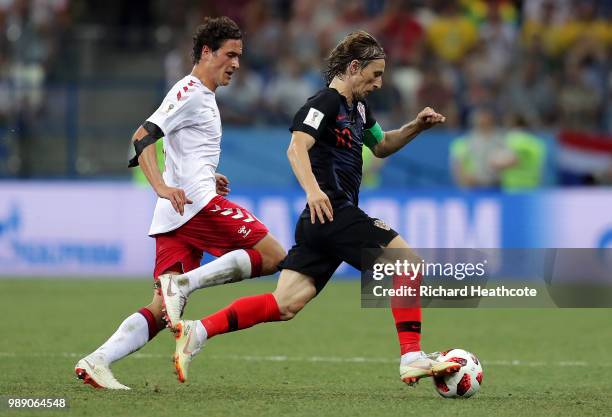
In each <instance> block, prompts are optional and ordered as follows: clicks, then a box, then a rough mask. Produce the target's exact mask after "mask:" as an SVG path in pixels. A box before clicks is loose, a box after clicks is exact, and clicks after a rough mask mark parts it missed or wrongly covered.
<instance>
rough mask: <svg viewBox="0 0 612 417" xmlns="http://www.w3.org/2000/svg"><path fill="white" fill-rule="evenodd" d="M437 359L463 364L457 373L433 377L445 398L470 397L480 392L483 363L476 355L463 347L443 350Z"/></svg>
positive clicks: (438, 389) (439, 392)
mask: <svg viewBox="0 0 612 417" xmlns="http://www.w3.org/2000/svg"><path fill="white" fill-rule="evenodd" d="M437 360H438V361H440V362H457V363H458V364H460V365H461V368H460V369H459V371H458V372H457V373H454V374H451V375H446V376H440V377H434V378H433V382H434V385H435V387H436V391H438V394H440V395H441V396H443V397H444V398H469V397H471V396H472V395H474V394H476V393H477V392H478V390H479V389H480V385H481V384H482V365H481V364H480V361H479V360H478V358H477V357H476V355H474V354H473V353H470V352H467V351H465V350H463V349H451V350H447V351H446V352H442V353H441V354H440V356H438V358H437Z"/></svg>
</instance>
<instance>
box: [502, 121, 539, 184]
mask: <svg viewBox="0 0 612 417" xmlns="http://www.w3.org/2000/svg"><path fill="white" fill-rule="evenodd" d="M508 119H509V130H508V131H507V132H506V134H505V143H506V147H507V148H508V150H509V152H508V153H507V155H506V156H505V157H503V158H501V159H498V160H497V161H495V164H496V166H497V168H498V169H500V181H501V187H502V189H503V190H504V191H525V190H530V189H534V188H537V187H540V186H541V185H542V174H543V170H544V164H545V162H546V146H545V145H544V143H543V142H542V140H541V139H540V138H538V137H537V136H536V135H534V134H532V133H531V132H529V131H528V130H527V124H526V122H525V119H523V118H522V117H521V116H520V115H510V116H509V117H508Z"/></svg>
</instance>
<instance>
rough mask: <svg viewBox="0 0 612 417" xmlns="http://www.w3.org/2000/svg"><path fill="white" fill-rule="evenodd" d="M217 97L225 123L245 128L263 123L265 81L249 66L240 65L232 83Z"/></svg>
mask: <svg viewBox="0 0 612 417" xmlns="http://www.w3.org/2000/svg"><path fill="white" fill-rule="evenodd" d="M216 96H217V101H218V103H219V109H220V111H221V114H223V121H224V122H225V123H227V124H234V125H241V126H243V125H252V124H256V123H258V122H259V121H261V113H260V111H259V110H260V108H261V107H262V96H263V80H262V79H261V76H260V75H259V74H258V73H257V72H255V71H252V70H251V69H250V68H249V67H248V66H247V64H241V65H240V70H239V71H237V72H236V73H235V74H234V80H233V81H232V83H231V84H230V85H229V86H226V87H225V88H221V89H219V91H218V92H217V94H216Z"/></svg>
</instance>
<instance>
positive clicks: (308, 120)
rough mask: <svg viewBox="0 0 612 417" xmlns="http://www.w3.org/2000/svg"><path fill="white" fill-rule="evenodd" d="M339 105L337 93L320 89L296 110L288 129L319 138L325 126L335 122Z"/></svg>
mask: <svg viewBox="0 0 612 417" xmlns="http://www.w3.org/2000/svg"><path fill="white" fill-rule="evenodd" d="M339 105H340V100H339V97H338V94H337V93H334V92H333V91H331V90H321V91H320V92H319V93H317V94H316V95H314V96H312V97H311V98H309V99H308V101H306V104H304V105H303V106H302V107H301V108H300V109H299V110H298V111H297V113H296V114H295V116H294V117H293V123H292V124H291V127H290V128H289V130H290V131H291V132H304V133H308V134H309V135H310V136H312V137H313V138H314V139H315V140H319V139H320V138H321V134H322V132H323V131H324V130H325V127H326V126H329V125H330V124H331V123H334V122H335V120H336V116H337V115H338V108H339Z"/></svg>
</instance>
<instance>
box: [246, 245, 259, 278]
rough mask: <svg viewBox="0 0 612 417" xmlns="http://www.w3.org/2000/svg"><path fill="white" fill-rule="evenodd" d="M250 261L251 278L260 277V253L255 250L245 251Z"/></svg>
mask: <svg viewBox="0 0 612 417" xmlns="http://www.w3.org/2000/svg"><path fill="white" fill-rule="evenodd" d="M245 251H246V253H248V254H249V258H250V259H251V278H256V277H258V276H260V275H261V253H259V251H258V250H257V249H245Z"/></svg>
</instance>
